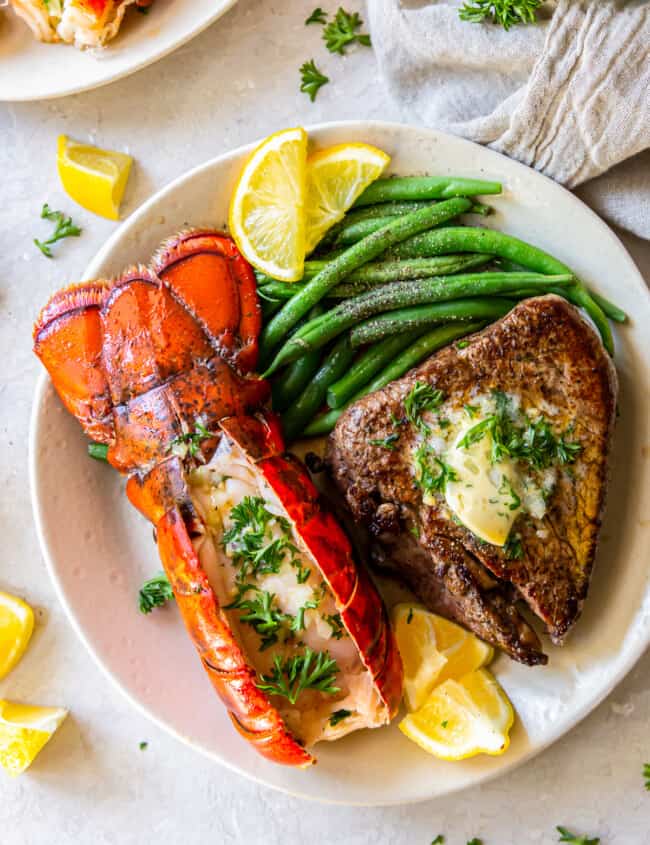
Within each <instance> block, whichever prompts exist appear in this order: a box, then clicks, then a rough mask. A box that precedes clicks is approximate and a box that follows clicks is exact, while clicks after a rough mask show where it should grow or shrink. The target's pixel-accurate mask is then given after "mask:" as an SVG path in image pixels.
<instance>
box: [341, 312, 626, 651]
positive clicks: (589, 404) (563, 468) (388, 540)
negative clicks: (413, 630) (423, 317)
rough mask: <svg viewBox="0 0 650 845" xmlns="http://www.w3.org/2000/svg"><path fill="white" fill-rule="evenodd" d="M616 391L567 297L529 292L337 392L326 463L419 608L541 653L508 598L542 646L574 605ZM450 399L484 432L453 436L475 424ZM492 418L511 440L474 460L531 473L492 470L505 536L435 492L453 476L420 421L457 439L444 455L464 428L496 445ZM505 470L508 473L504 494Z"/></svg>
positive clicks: (598, 504)
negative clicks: (538, 625)
mask: <svg viewBox="0 0 650 845" xmlns="http://www.w3.org/2000/svg"><path fill="white" fill-rule="evenodd" d="M459 347H460V348H459ZM425 385H426V386H427V389H428V390H429V392H430V395H432V394H433V392H432V391H431V388H434V389H435V391H441V393H438V394H436V395H437V399H438V401H437V404H436V403H435V402H434V403H432V407H434V410H431V409H429V410H425V412H424V414H423V415H422V417H421V418H420V419H417V418H415V417H414V415H413V413H412V407H411V413H409V401H408V398H409V396H411V397H412V396H413V389H414V387H416V386H417V387H418V389H419V388H423V387H424V386H425ZM616 396H617V378H616V372H615V370H614V366H613V364H612V362H611V360H610V358H609V356H608V355H607V353H606V352H605V350H604V349H603V347H602V345H601V343H600V340H599V338H598V336H597V335H596V333H595V332H594V331H593V329H592V328H591V326H590V325H589V324H588V323H587V322H586V321H585V320H584V319H583V318H582V317H581V316H580V314H579V313H578V311H577V310H576V309H575V308H573V306H571V305H569V304H568V303H567V302H566V301H565V300H563V299H561V298H559V297H557V296H553V295H551V296H543V297H538V298H535V299H528V300H525V301H524V302H522V303H520V304H519V305H518V306H517V307H516V308H514V309H513V310H512V311H511V312H510V313H509V314H508V315H507V316H506V317H504V318H503V319H501V320H499V321H498V322H497V323H494V324H493V325H491V326H489V327H488V328H487V329H485V330H484V331H482V332H479V333H477V334H475V335H473V336H472V337H471V338H469V343H467V344H464V343H463V344H460V345H458V344H454V345H451V346H448V347H447V348H445V349H443V350H441V351H440V352H439V353H437V354H435V355H433V356H432V357H431V358H429V359H428V360H427V361H425V362H424V363H423V364H421V365H420V366H419V367H417V368H416V369H414V370H411V371H410V372H409V373H408V374H407V375H406V376H404V377H403V378H401V379H399V380H397V381H395V382H392V383H391V384H389V385H388V386H387V387H385V388H384V389H383V390H379V391H377V392H376V393H373V394H371V395H369V396H366V397H364V398H363V399H360V400H359V401H358V402H356V403H355V404H354V405H352V406H351V407H350V408H349V409H348V410H347V411H346V412H345V413H344V414H343V415H342V416H341V417H340V419H339V421H338V424H337V426H336V429H335V430H334V432H333V433H332V435H331V436H330V441H329V447H328V462H329V464H330V465H331V468H332V471H333V474H334V477H335V480H336V482H337V484H338V486H339V487H340V489H341V490H342V492H343V493H344V494H345V496H346V499H347V501H348V504H349V506H350V508H351V510H352V513H353V515H354V517H355V519H356V520H357V521H359V522H361V523H363V524H365V525H366V526H367V527H368V528H369V529H370V532H371V533H372V535H373V536H374V538H375V539H376V541H377V542H376V544H375V550H374V554H375V557H376V559H377V561H378V562H379V563H383V564H384V565H387V566H390V567H391V568H392V569H394V570H395V571H396V572H397V573H398V574H399V575H401V576H402V577H403V578H404V580H405V581H406V582H407V583H408V584H409V586H410V587H411V589H412V590H413V591H414V592H415V593H416V594H417V595H418V596H419V597H420V599H421V600H422V601H423V602H424V603H425V604H426V605H427V606H428V607H430V608H431V609H432V610H434V611H436V612H439V613H441V614H442V615H444V616H447V617H449V618H452V619H455V620H456V621H458V622H460V623H461V624H463V625H465V626H466V627H467V628H469V629H470V630H472V631H474V632H475V633H476V634H477V635H478V636H480V637H482V638H483V639H484V640H487V641H488V642H490V643H492V644H494V645H495V646H498V647H499V648H502V649H503V650H504V651H506V652H508V653H509V654H510V655H511V656H512V657H513V658H515V659H516V660H519V661H521V662H523V663H528V664H536V663H545V662H546V656H545V655H544V654H543V653H542V650H541V646H540V642H539V640H538V638H537V636H536V634H535V633H534V631H533V630H532V629H531V628H530V626H529V625H528V624H527V623H526V622H525V621H524V619H523V618H522V616H521V615H520V613H519V610H518V609H517V607H516V602H517V600H518V599H523V600H524V601H525V602H526V603H527V604H528V606H529V607H530V609H531V610H532V611H533V612H534V613H535V614H536V615H537V616H538V617H539V618H540V619H541V620H543V622H544V623H545V625H546V629H547V632H548V633H549V635H550V637H551V640H552V641H553V642H554V643H556V644H561V643H562V641H563V638H564V636H565V635H566V633H567V631H568V630H569V628H570V627H571V626H572V625H573V623H574V622H575V621H576V619H577V618H578V616H579V615H580V611H581V608H582V605H583V602H584V599H585V597H586V595H587V589H588V586H589V580H590V575H591V570H592V566H593V561H594V555H595V552H596V545H597V541H598V533H599V529H600V523H601V516H602V512H603V507H604V501H605V488H606V481H607V458H608V452H609V447H610V440H611V436H612V430H613V426H614V417H615V409H616ZM495 397H496V398H495ZM495 401H496V402H497V404H499V403H500V408H501V410H500V411H499V410H497V411H494V404H492V405H491V404H490V403H494V402H495ZM405 402H406V405H405ZM504 408H506V410H504ZM463 409H465V411H466V412H467V414H468V415H469V416H471V417H472V418H475V417H476V418H478V420H479V422H482V427H483V428H485V427H487V433H484V434H481V426H477V427H476V429H474V430H473V431H472V432H471V434H470V437H469V438H468V437H465V440H462V437H463V435H464V434H466V433H467V431H468V430H469V429H468V428H467V426H470V425H471V426H475V425H476V421H475V420H474V419H471V420H468V421H464V422H460V423H459V422H458V421H459V419H461V417H462V415H463ZM486 409H487V410H486ZM499 413H500V414H501V415H502V416H501V417H498V415H499ZM496 418H498V419H501V420H505V422H504V427H505V428H506V429H507V432H506V434H507V436H508V437H510V438H511V440H510V441H509V443H510V452H509V451H508V446H506V447H505V454H506V455H508V457H507V458H503V457H499V455H498V454H497V457H494V454H495V453H494V452H492V453H491V455H492V457H491V458H490V460H491V461H492V465H491V466H490V468H489V469H486V470H485V472H486V474H488V473H489V474H491V477H492V476H493V474H494V473H495V472H497V473H499V472H501V471H502V470H501V467H502V466H505V464H501V463H500V461H502V460H507V461H510V463H509V464H508V465H509V466H511V467H515V466H516V472H518V473H524V472H529V473H530V475H528V476H523V475H516V476H515V475H512V474H511V475H510V476H506V475H502V476H501V478H503V481H502V482H500V483H502V484H504V485H507V487H506V488H505V489H506V490H507V488H508V487H509V490H510V491H511V492H509V493H508V496H510V498H508V499H506V500H505V501H506V505H504V504H503V502H502V500H499V501H500V502H501V503H500V504H497V505H494V506H493V507H494V508H496V509H497V510H498V511H499V516H498V519H507V518H508V510H510V511H514V512H515V513H516V516H511V517H510V519H511V520H512V519H514V524H513V525H512V527H511V528H510V533H509V535H508V540H507V541H506V543H505V545H497V544H495V543H494V542H486V541H485V539H484V538H483V539H482V538H481V537H480V536H477V534H476V533H474V532H473V531H471V530H469V528H468V527H466V525H465V524H464V522H463V520H460V519H459V518H458V511H456V513H454V511H453V510H452V507H451V505H450V504H449V501H450V499H449V495H446V494H445V490H447V491H449V486H448V485H449V484H450V483H451V482H453V484H452V486H454V485H455V486H456V487H460V486H461V485H460V480H459V479H458V476H457V475H455V474H454V472H453V470H451V469H450V467H449V466H448V465H447V464H446V463H445V460H446V457H445V455H446V453H445V452H444V449H445V448H448V447H445V446H444V442H443V440H442V439H441V437H440V435H445V432H443V431H441V430H437V433H436V432H434V429H435V428H436V426H437V425H440V426H442V425H443V423H444V424H445V426H446V427H448V428H449V429H450V430H451V432H452V435H451V436H452V437H455V438H457V439H456V440H453V441H452V447H453V448H454V449H455V450H456V452H455V454H457V453H458V452H459V451H460V452H462V450H463V449H468V448H470V447H469V446H468V445H467V444H468V442H470V441H472V442H473V438H474V439H477V440H480V439H481V437H483V438H484V439H483V440H482V441H481V442H483V443H484V444H485V443H488V438H490V437H492V438H493V442H494V443H498V442H499V437H501V436H503V435H500V434H498V433H493V434H490V433H489V432H490V431H492V432H493V431H494V429H490V428H489V426H490V425H491V424H493V421H494V419H496ZM463 419H464V418H463ZM450 420H451V421H452V422H450ZM517 420H518V422H517ZM454 421H455V422H454ZM463 426H464V428H463ZM517 426H519V427H517ZM459 427H460V428H461V430H460V433H459V434H458V430H459ZM513 432H514V434H513ZM434 434H435V436H434ZM445 436H446V435H445ZM512 438H514V440H513V439H512ZM515 441H516V442H515ZM504 442H505V441H504ZM431 443H433V445H431ZM512 443H514V446H513V445H512ZM531 443H532V444H533V445H532V446H531V445H530V444H531ZM447 444H449V440H448V441H447ZM549 444H550V445H549ZM423 450H424V451H423ZM527 450H528V451H527ZM418 455H419V456H420V457H421V456H422V455H425V457H426V455H433V456H434V457H433V459H432V460H433V462H434V463H432V466H433V467H434V468H435V469H436V470H437V468H440V472H441V473H442V472H443V470H444V472H446V473H447V476H446V478H443V479H442V483H440V482H441V477H438V478H436V479H434V482H435V483H437V485H438V486H437V487H435V492H432V489H434V488H431V489H427V486H426V484H425V483H424V480H423V479H424V478H425V470H424V469H423V468H422V467H423V464H422V461H420V463H419V464H418ZM510 456H514V457H510ZM522 456H523V457H522ZM427 471H428V470H427ZM513 472H515V469H513ZM428 477H429V479H430V478H431V475H429V476H428ZM509 478H510V479H514V478H516V479H518V480H517V481H516V484H517V485H520V486H518V487H517V489H518V494H517V492H515V489H514V488H513V484H511V483H510V481H509V480H508V479H509ZM447 479H448V480H447ZM520 481H521V484H520ZM495 483H497V482H495ZM445 484H446V485H447V487H446V486H445ZM535 485H538V487H535ZM463 486H464V487H467V488H471V487H473V484H470V483H467V484H464V485H463ZM529 490H533V491H535V490H537V492H538V493H539V496H538V497H537V499H535V497H534V495H533V494H532V493H531V494H530V495H529V493H528V492H527V491H529ZM464 492H465V494H466V495H467V496H473V495H474V496H475V495H478V494H475V493H473V492H472V491H470V490H466V491H464ZM499 492H503V490H500V491H499ZM526 496H528V498H527V499H526V498H525V497H526ZM496 501H497V499H489V502H496ZM526 502H528V504H526ZM530 502H532V504H530ZM488 507H492V506H488ZM499 509H500V510H499ZM495 513H496V511H495ZM495 519H497V517H496V516H495Z"/></svg>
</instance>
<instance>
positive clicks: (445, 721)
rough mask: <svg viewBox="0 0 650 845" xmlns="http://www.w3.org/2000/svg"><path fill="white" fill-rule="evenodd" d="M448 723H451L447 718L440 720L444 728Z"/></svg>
mask: <svg viewBox="0 0 650 845" xmlns="http://www.w3.org/2000/svg"><path fill="white" fill-rule="evenodd" d="M448 724H449V721H448V720H447V719H445V720H444V722H440V725H441V727H443V728H446V727H447V725H448Z"/></svg>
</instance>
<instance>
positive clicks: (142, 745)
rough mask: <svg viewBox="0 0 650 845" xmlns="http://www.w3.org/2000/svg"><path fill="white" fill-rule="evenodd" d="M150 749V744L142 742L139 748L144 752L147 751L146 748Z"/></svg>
mask: <svg viewBox="0 0 650 845" xmlns="http://www.w3.org/2000/svg"><path fill="white" fill-rule="evenodd" d="M148 747H149V743H148V742H140V743H139V744H138V748H139V749H140V751H144V750H145V749H146V748H148Z"/></svg>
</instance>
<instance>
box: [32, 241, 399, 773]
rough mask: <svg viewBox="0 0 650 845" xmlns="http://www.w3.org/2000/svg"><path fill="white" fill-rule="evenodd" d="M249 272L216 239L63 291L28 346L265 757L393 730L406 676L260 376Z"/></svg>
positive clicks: (380, 609)
mask: <svg viewBox="0 0 650 845" xmlns="http://www.w3.org/2000/svg"><path fill="white" fill-rule="evenodd" d="M260 328H261V311H260V306H259V302H258V298H257V292H256V282H255V276H254V274H253V271H252V269H251V267H250V265H249V264H248V263H247V262H246V261H245V260H244V259H243V257H242V256H241V255H240V253H239V251H238V250H237V247H236V246H235V244H234V242H233V241H232V240H231V239H230V238H229V237H227V236H226V235H224V234H222V233H219V232H213V231H203V230H201V231H198V230H197V231H190V232H184V233H181V234H180V235H177V236H175V237H173V238H171V239H170V240H168V241H166V242H165V243H164V244H163V245H162V246H161V247H160V248H159V250H158V251H157V252H156V253H155V255H154V256H153V258H152V260H151V263H150V265H149V266H148V267H144V266H138V267H134V268H131V269H129V270H127V271H126V272H125V273H123V274H122V275H121V276H120V277H119V278H118V279H116V280H114V281H110V282H109V281H104V280H99V281H92V282H84V283H81V284H79V285H75V286H72V287H69V288H66V289H64V290H62V291H59V292H58V293H55V294H54V295H53V296H52V298H51V299H50V301H49V302H48V303H47V305H46V306H45V308H44V309H43V310H42V312H41V314H40V316H39V318H38V320H37V322H36V325H35V327H34V350H35V352H36V354H37V355H38V356H39V358H40V359H41V361H42V362H43V364H44V365H45V367H46V368H47V370H48V372H49V373H50V376H51V378H52V381H53V383H54V386H55V388H56V390H57V392H58V394H59V396H60V398H61V400H62V401H63V403H64V405H65V406H66V408H67V409H68V410H69V411H70V412H71V413H72V414H74V416H75V417H76V418H77V419H78V421H79V422H80V423H81V425H82V427H83V429H84V431H85V432H86V433H87V434H88V435H89V436H90V437H91V438H93V439H94V440H96V441H99V442H101V443H105V444H108V447H109V448H108V460H109V462H110V463H111V464H112V465H113V466H114V467H115V468H116V469H118V470H119V471H120V472H121V473H123V474H125V475H127V476H128V478H127V484H126V492H127V495H128V497H129V499H130V501H131V502H132V504H133V505H135V507H137V508H138V510H139V511H140V512H141V513H142V514H144V515H145V516H146V517H147V518H148V519H149V520H150V521H151V522H152V523H153V524H154V526H155V533H156V538H157V544H158V550H159V554H160V558H161V560H162V563H163V566H164V569H165V572H166V574H167V577H168V579H169V582H170V584H171V587H172V590H173V593H174V596H175V598H176V601H177V604H178V607H179V609H180V612H181V615H182V618H183V621H184V623H185V626H186V628H187V630H188V632H189V634H190V636H191V638H192V640H193V642H194V645H195V647H196V649H197V651H198V653H199V655H200V658H201V661H202V663H203V666H204V668H205V670H206V672H207V674H208V676H209V678H210V680H211V682H212V684H213V686H214V688H215V690H216V691H217V693H218V694H219V696H220V697H221V699H222V701H223V702H224V704H225V705H226V707H227V708H228V711H229V713H230V716H231V718H232V721H233V723H234V725H235V727H236V728H237V730H238V731H239V732H240V733H241V734H242V736H244V737H245V738H246V739H247V740H248V741H249V742H251V743H252V745H253V746H254V747H255V748H256V749H257V751H258V752H260V753H261V754H262V755H264V756H265V757H267V758H269V759H270V760H273V761H274V762H277V763H284V764H288V765H292V766H301V767H302V766H307V765H309V764H311V763H313V762H314V757H313V755H312V753H311V751H310V750H309V749H310V748H311V746H312V745H313V744H314V743H316V742H318V741H320V740H330V739H336V738H338V737H340V736H343V735H344V734H346V733H349V732H350V731H353V730H356V729H358V728H362V727H377V726H379V725H382V724H386V723H387V722H388V721H390V719H391V718H392V716H393V715H394V714H395V712H396V710H397V707H398V705H399V701H400V698H401V690H402V668H401V662H400V658H399V654H398V652H397V648H396V645H395V641H394V638H393V635H392V632H391V630H390V625H389V623H388V620H387V616H386V611H385V609H384V606H383V604H382V602H381V599H380V597H379V595H378V593H377V592H376V590H375V588H374V586H373V584H372V582H371V581H370V579H369V577H368V575H367V574H366V572H365V570H363V569H359V568H358V567H357V566H356V564H355V561H354V556H353V551H352V548H351V545H350V541H349V539H348V537H347V536H346V534H345V533H344V532H343V530H342V529H341V527H340V526H339V524H338V523H337V522H336V520H335V519H334V517H333V516H332V515H331V514H330V513H329V512H327V511H326V510H325V509H324V508H323V506H322V504H321V502H320V501H319V497H318V493H317V491H316V489H315V487H314V485H313V483H312V481H311V479H310V477H309V474H308V473H307V471H306V469H305V468H304V467H303V466H302V464H300V463H299V461H298V460H297V459H295V458H294V457H293V456H291V455H288V454H285V451H284V444H283V440H282V434H281V432H280V428H279V424H278V421H277V420H276V418H275V417H274V415H273V414H272V412H270V411H269V410H268V409H267V408H266V407H265V405H266V403H267V400H268V398H269V386H268V383H267V382H265V381H263V380H262V379H260V378H258V377H257V376H255V375H254V369H255V366H256V363H257V343H258V336H259V332H260Z"/></svg>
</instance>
